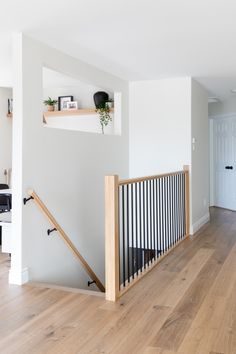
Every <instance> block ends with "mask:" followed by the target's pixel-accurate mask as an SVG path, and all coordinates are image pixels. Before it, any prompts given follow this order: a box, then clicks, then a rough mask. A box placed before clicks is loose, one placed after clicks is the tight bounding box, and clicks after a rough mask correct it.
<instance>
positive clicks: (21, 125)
mask: <svg viewBox="0 0 236 354" xmlns="http://www.w3.org/2000/svg"><path fill="white" fill-rule="evenodd" d="M43 66H47V67H50V68H51V69H54V70H56V71H58V72H62V73H64V74H65V75H69V76H71V77H74V78H76V79H78V80H82V81H85V82H88V83H90V84H93V85H96V86H99V87H102V88H103V89H104V90H111V91H117V92H121V93H122V134H121V136H109V135H102V134H90V133H84V132H75V131H67V130H59V129H45V128H44V127H43V125H42V99H43V87H42V67H43ZM14 67H15V84H14V103H15V106H14V110H15V112H14V137H15V138H16V140H15V141H14V161H13V163H14V164H13V170H14V174H15V176H16V175H17V176H18V177H17V178H15V179H14V186H13V199H14V204H13V230H14V242H15V245H16V246H15V249H14V251H13V260H12V269H11V272H10V281H11V282H14V283H16V282H18V283H20V282H23V281H25V280H27V275H28V274H27V269H28V270H29V279H30V280H35V281H47V282H51V283H52V282H53V283H57V284H63V285H68V286H75V287H82V288H85V287H86V284H87V280H88V279H89V277H88V276H87V275H85V273H84V272H83V271H82V268H81V266H80V264H79V262H78V261H77V260H75V259H74V258H73V256H72V255H71V253H70V251H69V250H68V249H67V248H66V247H65V245H64V243H63V242H62V241H61V240H60V239H59V237H58V236H57V234H56V233H54V234H52V236H51V237H48V236H47V235H46V230H47V228H48V227H49V224H48V222H47V221H46V220H45V218H44V216H43V215H42V214H41V213H40V212H39V211H38V210H37V208H36V206H35V205H34V204H33V203H32V202H30V203H28V204H27V205H26V206H22V198H23V197H24V196H26V191H27V189H28V188H32V189H34V190H35V191H36V192H37V193H38V195H39V196H40V197H41V198H42V200H43V201H44V202H45V204H46V205H47V207H48V208H49V210H50V211H51V212H52V213H53V215H54V216H55V218H56V219H57V220H58V222H59V223H60V224H61V226H62V227H63V228H64V230H65V231H66V232H67V233H68V235H69V236H70V238H71V239H72V241H73V242H74V243H75V245H76V246H77V248H78V249H79V250H80V252H81V253H82V255H83V256H84V257H85V258H86V260H87V261H88V263H89V264H90V266H91V267H92V268H93V269H94V271H95V272H96V273H97V275H98V276H99V277H100V278H101V280H102V281H104V176H105V175H106V174H115V173H118V174H119V175H120V176H121V177H124V176H127V175H128V153H127V152H128V84H127V83H126V82H125V81H123V80H120V79H118V78H116V77H113V76H112V75H109V74H107V73H105V72H102V71H100V70H98V69H96V68H94V67H92V66H89V65H87V64H85V63H83V62H80V61H79V60H76V59H74V58H72V57H69V56H67V55H65V54H63V53H61V52H59V51H56V50H54V49H52V48H49V47H47V46H45V45H43V44H41V43H38V42H36V41H34V40H32V39H30V38H28V37H25V36H22V35H16V36H15V38H14ZM17 134H18V135H17ZM21 137H23V139H22V138H21ZM19 240H22V249H20V252H19V250H18V248H20V241H19Z"/></svg>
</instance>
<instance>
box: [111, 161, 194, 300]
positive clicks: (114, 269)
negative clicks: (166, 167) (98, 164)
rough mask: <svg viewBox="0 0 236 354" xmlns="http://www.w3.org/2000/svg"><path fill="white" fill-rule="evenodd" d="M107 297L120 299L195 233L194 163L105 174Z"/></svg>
mask: <svg viewBox="0 0 236 354" xmlns="http://www.w3.org/2000/svg"><path fill="white" fill-rule="evenodd" d="M105 215H106V218H105V234H106V241H105V248H106V249H105V257H106V264H105V270H106V299H107V300H109V301H116V300H117V299H118V298H119V297H121V296H122V295H123V294H124V293H125V292H126V291H127V290H129V289H130V288H131V287H132V286H133V285H134V284H136V282H137V281H138V280H140V279H141V278H142V277H143V276H144V275H146V274H147V273H148V272H149V271H150V270H151V269H153V267H154V266H156V265H157V264H158V263H159V262H160V261H161V260H162V259H163V258H164V257H165V256H166V255H167V254H168V253H169V252H170V251H172V250H173V249H174V248H175V247H176V246H177V245H179V244H180V242H182V241H183V240H185V238H186V237H188V236H189V167H188V166H184V169H183V170H182V171H177V172H173V173H166V174H162V175H157V176H149V177H142V178H133V179H128V180H119V177H118V176H117V175H115V176H106V177H105Z"/></svg>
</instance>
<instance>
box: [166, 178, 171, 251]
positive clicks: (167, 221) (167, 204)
mask: <svg viewBox="0 0 236 354" xmlns="http://www.w3.org/2000/svg"><path fill="white" fill-rule="evenodd" d="M169 205H170V204H169V177H168V176H167V177H166V226H167V240H168V241H167V243H168V249H169V248H170V227H169V226H170V225H169Z"/></svg>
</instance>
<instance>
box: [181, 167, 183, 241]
mask: <svg viewBox="0 0 236 354" xmlns="http://www.w3.org/2000/svg"><path fill="white" fill-rule="evenodd" d="M183 192H184V191H183V173H181V238H183V235H184V224H183V219H184V213H183Z"/></svg>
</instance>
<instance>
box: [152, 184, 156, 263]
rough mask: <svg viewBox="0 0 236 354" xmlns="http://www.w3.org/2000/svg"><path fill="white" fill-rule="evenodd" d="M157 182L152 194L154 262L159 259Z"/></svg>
mask: <svg viewBox="0 0 236 354" xmlns="http://www.w3.org/2000/svg"><path fill="white" fill-rule="evenodd" d="M155 182H156V180H153V181H152V184H153V191H152V192H153V193H152V205H153V206H152V219H153V244H154V260H156V257H157V245H156V235H157V217H156V216H157V213H156V203H155V196H156V193H155V187H156V183H155Z"/></svg>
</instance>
